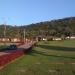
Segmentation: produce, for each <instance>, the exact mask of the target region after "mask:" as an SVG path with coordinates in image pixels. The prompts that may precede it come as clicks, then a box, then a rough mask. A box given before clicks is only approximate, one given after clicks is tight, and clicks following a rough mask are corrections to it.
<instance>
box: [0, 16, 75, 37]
mask: <svg viewBox="0 0 75 75" xmlns="http://www.w3.org/2000/svg"><path fill="white" fill-rule="evenodd" d="M23 29H25V31H26V37H27V38H32V37H35V36H39V35H42V36H54V37H62V36H72V35H75V17H67V18H63V19H57V20H51V21H45V22H40V23H35V24H30V25H27V26H26V25H23V26H15V27H14V26H10V25H6V37H10V38H11V37H18V38H23ZM4 30H5V27H4V25H0V37H4Z"/></svg>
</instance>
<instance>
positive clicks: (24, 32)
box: [24, 29, 26, 43]
mask: <svg viewBox="0 0 75 75" xmlns="http://www.w3.org/2000/svg"><path fill="white" fill-rule="evenodd" d="M25 35H26V30H25V29H24V43H25V39H26V38H25Z"/></svg>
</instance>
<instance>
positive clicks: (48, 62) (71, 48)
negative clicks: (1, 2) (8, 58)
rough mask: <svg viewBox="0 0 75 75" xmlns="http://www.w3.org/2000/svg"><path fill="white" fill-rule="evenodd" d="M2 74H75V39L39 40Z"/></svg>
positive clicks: (1, 72)
mask: <svg viewBox="0 0 75 75" xmlns="http://www.w3.org/2000/svg"><path fill="white" fill-rule="evenodd" d="M0 75H75V40H65V41H49V42H39V43H38V45H37V46H36V47H35V48H33V50H32V52H30V53H28V54H25V55H23V56H22V57H20V58H19V59H18V60H15V61H14V62H13V63H12V64H9V65H7V66H6V67H5V68H4V69H2V70H1V71H0Z"/></svg>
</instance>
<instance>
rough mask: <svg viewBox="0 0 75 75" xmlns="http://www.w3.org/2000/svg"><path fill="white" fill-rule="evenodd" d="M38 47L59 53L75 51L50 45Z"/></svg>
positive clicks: (74, 49)
mask: <svg viewBox="0 0 75 75" xmlns="http://www.w3.org/2000/svg"><path fill="white" fill-rule="evenodd" d="M37 47H40V48H44V49H47V50H50V49H51V50H57V51H75V48H71V47H61V46H49V45H37Z"/></svg>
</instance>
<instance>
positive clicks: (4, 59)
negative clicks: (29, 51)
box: [0, 51, 24, 67]
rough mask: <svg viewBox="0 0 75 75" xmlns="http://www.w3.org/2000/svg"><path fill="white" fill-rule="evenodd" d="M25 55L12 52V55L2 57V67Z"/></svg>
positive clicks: (0, 61)
mask: <svg viewBox="0 0 75 75" xmlns="http://www.w3.org/2000/svg"><path fill="white" fill-rule="evenodd" d="M23 54H24V52H23V51H16V52H12V53H9V54H5V55H2V56H0V67H1V66H4V65H6V64H8V63H9V62H11V61H12V60H14V59H16V58H18V57H20V56H22V55H23Z"/></svg>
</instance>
